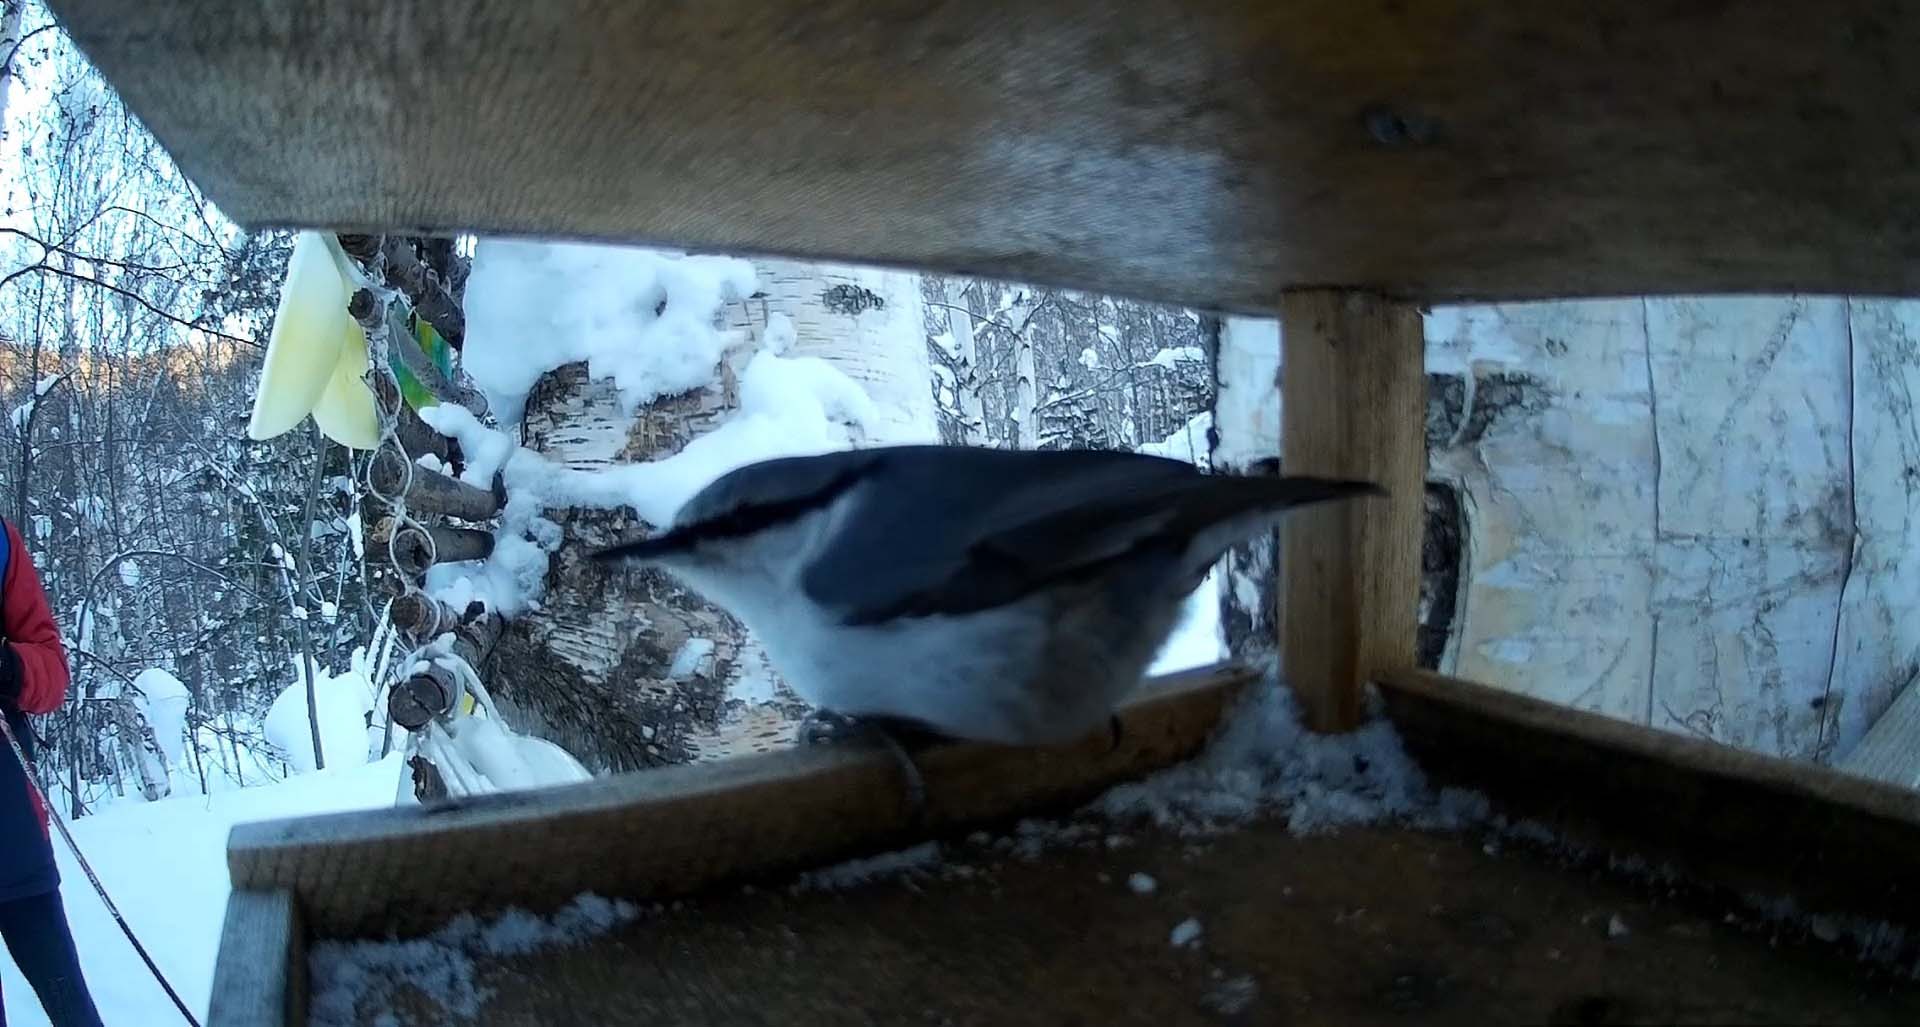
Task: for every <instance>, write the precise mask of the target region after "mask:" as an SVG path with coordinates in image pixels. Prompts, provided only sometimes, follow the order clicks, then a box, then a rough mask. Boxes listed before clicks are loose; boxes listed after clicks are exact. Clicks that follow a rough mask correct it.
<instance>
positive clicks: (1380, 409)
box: [1279, 291, 1427, 731]
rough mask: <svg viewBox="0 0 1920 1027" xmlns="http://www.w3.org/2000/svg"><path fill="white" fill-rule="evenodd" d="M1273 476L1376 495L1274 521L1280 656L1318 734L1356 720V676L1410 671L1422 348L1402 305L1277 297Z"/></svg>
mask: <svg viewBox="0 0 1920 1027" xmlns="http://www.w3.org/2000/svg"><path fill="white" fill-rule="evenodd" d="M1280 345H1281V349H1282V352H1283V356H1282V357H1281V365H1280V366H1281V372H1280V380H1281V406H1280V419H1281V431H1280V445H1281V458H1280V466H1281V468H1282V469H1283V470H1284V471H1285V472H1286V473H1287V474H1309V475H1318V476H1323V477H1333V478H1357V479H1361V480H1365V481H1371V482H1374V483H1376V484H1378V485H1380V486H1382V487H1383V488H1385V489H1386V490H1387V492H1388V495H1387V496H1386V497H1384V498H1369V499H1362V500H1357V501H1354V502H1349V503H1338V504H1330V505H1328V506H1324V507H1319V508H1313V509H1306V510H1301V511H1299V512H1298V513H1295V514H1293V515H1291V516H1289V517H1288V519H1287V520H1285V521H1283V522H1281V525H1280V540H1281V554H1280V610H1279V618H1280V660H1281V665H1282V667H1283V668H1284V669H1285V670H1284V673H1285V676H1286V679H1287V681H1288V683H1289V684H1291V685H1292V686H1293V688H1294V690H1295V691H1296V692H1297V693H1298V694H1299V696H1300V699H1301V702H1302V704H1303V705H1304V706H1305V707H1306V712H1307V718H1308V722H1309V723H1311V724H1312V725H1313V727H1314V728H1315V729H1316V730H1320V731H1346V730H1350V729H1352V728H1353V727H1354V726H1355V725H1357V724H1359V722H1360V696H1361V690H1362V689H1363V688H1364V687H1365V685H1366V682H1367V680H1368V678H1369V677H1370V676H1371V675H1373V674H1375V673H1377V672H1380V671H1387V670H1396V669H1399V668H1401V667H1410V666H1413V663H1414V634H1415V631H1416V629H1417V627H1418V620H1419V617H1418V614H1419V603H1420V535H1421V530H1422V529H1423V528H1424V527H1425V524H1426V520H1425V505H1424V503H1425V497H1424V490H1423V483H1424V479H1425V475H1426V463H1427V457H1426V435H1425V434H1424V430H1425V429H1424V426H1425V424H1426V388H1427V378H1426V372H1425V369H1424V366H1423V364H1422V360H1423V357H1424V354H1425V352H1426V343H1425V339H1424V337H1423V336H1422V335H1421V331H1420V312H1419V311H1418V310H1417V309H1415V308H1414V307H1411V306H1408V305H1406V304H1404V303H1399V302H1396V301H1392V300H1385V299H1381V298H1380V297H1377V296H1369V295H1366V294H1361V293H1341V292H1328V291H1313V292H1301V293H1291V294H1289V295H1288V296H1287V297H1286V299H1285V300H1284V301H1283V302H1282V303H1281V307H1280Z"/></svg>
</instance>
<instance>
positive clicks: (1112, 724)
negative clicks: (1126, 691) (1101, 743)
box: [1107, 713, 1127, 753]
mask: <svg viewBox="0 0 1920 1027" xmlns="http://www.w3.org/2000/svg"><path fill="white" fill-rule="evenodd" d="M1107 730H1108V731H1109V732H1110V734H1111V737H1112V740H1113V744H1111V745H1109V746H1108V747H1107V751H1108V752H1110V753H1111V752H1115V751H1117V750H1119V748H1120V743H1121V742H1123V741H1126V738H1127V725H1126V724H1124V723H1122V722H1121V720H1120V715H1119V714H1118V713H1116V714H1114V715H1112V716H1111V717H1109V718H1107Z"/></svg>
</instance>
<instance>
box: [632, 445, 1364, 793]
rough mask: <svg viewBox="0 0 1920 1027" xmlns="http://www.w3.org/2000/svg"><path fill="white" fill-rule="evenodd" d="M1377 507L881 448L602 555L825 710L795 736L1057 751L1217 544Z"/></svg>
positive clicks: (1009, 455) (1071, 456) (794, 472)
mask: <svg viewBox="0 0 1920 1027" xmlns="http://www.w3.org/2000/svg"><path fill="white" fill-rule="evenodd" d="M1369 494H1373V495H1379V494H1383V492H1382V490H1381V489H1380V488H1379V487H1378V486H1376V485H1372V484H1369V483H1367V482H1358V481H1332V480H1326V479H1319V478H1301V477H1293V478H1281V477H1236V476H1230V475H1220V474H1202V473H1201V472H1200V471H1199V470H1198V469H1196V468H1195V467H1193V466H1192V465H1190V464H1186V463H1182V462H1180V461H1176V460H1166V459H1162V458H1159V457H1151V456H1142V455H1137V454H1133V453H1115V452H1097V451H1089V450H1055V451H1037V452H1036V451H1011V450H996V449H978V448H969V447H959V446H896V447H881V448H875V449H858V450H851V451H846V452H837V453H829V454H825V455H822V456H809V457H795V458H788V459H780V460H768V461H765V462H762V463H757V464H752V465H750V466H747V467H742V468H740V469H738V470H735V471H732V472H730V473H728V474H725V475H723V476H721V477H720V478H718V479H716V480H715V481H714V482H713V483H712V484H709V485H708V486H707V487H706V488H704V489H702V490H701V491H700V492H699V493H698V494H697V495H695V496H694V497H693V498H692V499H690V500H688V501H687V503H686V504H685V505H684V506H682V507H681V508H680V510H679V512H678V513H677V514H676V515H675V517H674V522H673V525H672V527H671V528H670V529H669V530H667V531H666V532H664V533H662V534H660V535H658V536H656V537H653V538H648V539H644V540H642V541H637V542H631V543H627V544H624V545H619V546H615V547H612V548H609V549H606V550H603V551H601V552H599V553H596V554H595V556H596V558H598V559H602V560H612V561H638V562H644V563H651V564H656V565H658V566H660V567H662V568H664V569H665V570H667V571H668V572H670V573H671V574H673V575H674V576H675V577H677V578H679V579H680V580H681V581H683V582H685V583H686V584H687V585H688V586H690V587H691V588H693V589H694V590H695V591H697V592H699V593H700V594H702V595H703V596H705V597H706V598H707V599H709V600H711V601H712V602H714V603H716V604H718V605H720V606H722V607H725V608H726V609H727V610H728V611H730V612H731V613H733V615H734V616H736V617H738V618H739V619H740V621H741V622H742V623H744V624H745V625H746V626H747V629H748V630H749V631H751V632H752V633H753V634H754V636H755V637H757V638H758V639H759V640H760V642H761V644H762V645H763V646H765V648H766V652H767V656H768V658H769V659H770V660H771V661H772V662H773V665H774V668H775V669H776V670H778V671H779V672H780V674H781V675H782V676H783V677H784V678H785V679H786V681H787V683H788V684H789V685H790V686H791V687H792V688H793V690H794V692H796V693H797V694H799V696H800V697H801V698H803V699H805V700H806V701H807V702H809V703H812V704H813V705H814V706H816V707H818V712H817V713H816V714H815V716H814V717H812V718H810V720H809V724H808V725H807V726H806V727H804V728H803V729H802V735H803V738H805V739H807V740H819V739H820V738H822V737H823V736H832V735H844V734H847V733H850V732H849V728H855V727H862V726H865V727H880V728H882V729H891V730H898V729H903V728H904V729H907V730H909V731H910V732H912V733H915V734H933V735H939V736H946V737H951V738H960V739H969V740H974V741H983V742H997V743H1003V744H1013V745H1038V744H1053V743H1064V742H1069V741H1073V740H1076V739H1079V738H1082V737H1085V736H1086V735H1088V734H1090V733H1091V732H1092V731H1093V730H1094V729H1096V728H1098V727H1100V726H1101V725H1102V724H1103V723H1105V722H1107V721H1108V720H1109V718H1111V717H1112V716H1113V711H1114V708H1115V707H1116V706H1117V705H1118V704H1119V702H1120V701H1121V700H1122V699H1124V698H1125V697H1126V696H1127V694H1128V693H1129V692H1131V691H1132V690H1133V689H1134V688H1135V686H1137V685H1138V684H1139V683H1140V680H1141V678H1142V677H1143V676H1144V674H1145V672H1146V669H1147V666H1148V665H1149V663H1150V662H1151V661H1152V659H1153V657H1154V655H1155V653H1156V652H1157V651H1158V650H1159V648H1160V646H1161V644H1162V643H1163V642H1164V641H1165V640H1166V638H1167V636H1168V635H1169V634H1170V633H1171V632H1172V629H1173V627H1174V625H1175V623H1176V621H1177V619H1178V617H1179V614H1180V609H1181V605H1182V602H1183V601H1184V599H1185V598H1186V596H1187V595H1188V594H1189V593H1191V592H1192V591H1193V590H1194V589H1195V588H1197V587H1198V586H1199V584H1200V582H1201V580H1202V579H1203V578H1204V577H1205V576H1206V573H1207V571H1208V570H1209V569H1210V568H1211V567H1212V566H1213V564H1214V562H1215V561H1217V560H1218V559H1219V558H1220V556H1221V555H1222V554H1223V553H1225V552H1226V550H1227V549H1228V547H1230V546H1232V545H1233V544H1234V543H1236V542H1239V541H1242V540H1244V539H1245V538H1247V537H1248V536H1250V535H1252V534H1253V533H1255V532H1256V531H1258V530H1260V529H1262V528H1264V527H1267V526H1269V525H1271V524H1273V523H1274V522H1275V521H1276V520H1278V518H1279V517H1280V515H1281V514H1282V513H1283V512H1284V511H1286V510H1288V509H1291V508H1293V507H1297V506H1305V505H1307V504H1310V503H1320V502H1326V501H1329V500H1335V499H1343V498H1347V497H1352V496H1360V495H1369ZM883 740H887V739H885V738H884V737H883ZM889 744H891V745H892V747H893V748H894V750H895V751H896V753H899V752H901V751H902V750H901V749H900V747H899V745H898V743H897V742H892V741H890V740H889ZM910 762H911V761H909V763H910ZM909 772H910V775H911V773H912V771H911V768H909Z"/></svg>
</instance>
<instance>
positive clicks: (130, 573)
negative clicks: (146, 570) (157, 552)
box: [120, 560, 140, 588]
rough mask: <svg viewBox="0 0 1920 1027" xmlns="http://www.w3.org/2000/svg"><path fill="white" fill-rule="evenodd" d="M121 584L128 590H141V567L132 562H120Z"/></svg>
mask: <svg viewBox="0 0 1920 1027" xmlns="http://www.w3.org/2000/svg"><path fill="white" fill-rule="evenodd" d="M120 584H122V585H125V586H127V587H128V588H139V587H140V565H139V564H137V563H135V562H133V561H132V560H122V561H120Z"/></svg>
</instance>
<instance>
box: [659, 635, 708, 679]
mask: <svg viewBox="0 0 1920 1027" xmlns="http://www.w3.org/2000/svg"><path fill="white" fill-rule="evenodd" d="M712 656H713V639H711V638H689V639H687V640H686V642H685V643H683V644H682V645H681V646H680V648H679V650H678V651H676V652H675V653H674V654H673V664H672V666H670V667H668V668H667V676H668V677H670V678H672V679H674V680H676V681H679V680H682V679H684V678H690V677H692V676H694V675H695V674H698V673H700V671H701V668H702V666H707V667H711V666H712V664H711V663H709V662H708V660H709V658H710V657H712Z"/></svg>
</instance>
